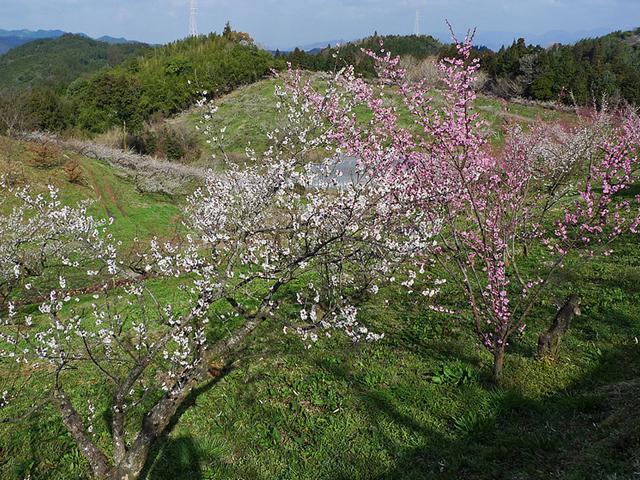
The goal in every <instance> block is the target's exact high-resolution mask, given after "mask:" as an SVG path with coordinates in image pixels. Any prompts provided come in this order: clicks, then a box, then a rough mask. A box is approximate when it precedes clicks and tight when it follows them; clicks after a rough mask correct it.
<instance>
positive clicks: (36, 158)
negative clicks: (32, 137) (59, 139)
mask: <svg viewBox="0 0 640 480" xmlns="http://www.w3.org/2000/svg"><path fill="white" fill-rule="evenodd" d="M29 150H30V151H31V153H32V154H33V156H32V158H31V164H32V165H33V166H34V167H36V168H44V169H47V168H53V167H57V166H59V165H60V163H61V158H60V157H61V152H60V149H59V148H58V147H57V146H56V145H54V144H53V143H51V142H45V143H39V144H33V145H31V146H30V147H29Z"/></svg>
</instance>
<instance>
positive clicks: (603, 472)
mask: <svg viewBox="0 0 640 480" xmlns="http://www.w3.org/2000/svg"><path fill="white" fill-rule="evenodd" d="M256 88H264V89H265V91H266V89H267V86H266V84H262V86H261V87H256ZM0 142H4V143H1V144H0V149H1V151H2V152H3V153H6V152H7V151H8V150H12V154H11V157H12V158H13V159H14V160H15V159H17V161H18V163H19V164H20V166H21V168H23V169H24V170H23V172H24V174H25V176H27V177H28V178H29V179H30V180H31V181H33V182H34V183H35V184H36V186H40V187H43V186H44V185H45V184H46V183H48V182H53V183H55V184H57V185H59V186H60V187H61V189H62V193H63V195H64V198H65V200H66V201H73V200H78V199H84V198H89V199H94V200H95V204H94V206H93V207H92V208H93V209H94V211H95V212H96V214H99V215H100V214H106V213H108V214H111V215H113V216H114V217H115V218H116V222H115V227H116V232H117V235H118V236H120V237H121V238H123V239H128V238H131V237H132V236H134V235H147V236H148V235H153V234H168V233H169V232H170V230H171V228H173V227H171V224H172V223H173V222H174V221H175V218H176V215H177V213H178V211H179V208H178V205H176V204H175V203H174V201H173V200H171V199H168V198H165V197H159V196H153V195H143V194H140V193H138V192H137V190H136V189H135V186H134V185H133V184H131V183H130V182H129V181H127V180H126V179H124V178H121V177H120V176H119V174H117V173H116V172H114V171H113V170H111V169H110V168H108V167H106V166H104V165H102V164H100V163H98V162H94V161H92V160H88V159H83V158H80V157H74V158H78V160H79V161H80V162H81V165H82V168H83V170H84V171H85V179H86V182H87V183H86V185H84V186H76V185H71V184H69V183H68V182H66V180H65V179H64V176H63V174H62V172H61V170H60V169H59V168H58V169H51V170H40V169H34V168H31V167H29V166H28V161H29V155H30V154H29V152H28V149H27V148H26V147H27V146H26V145H25V144H22V143H16V142H13V141H8V140H6V139H0ZM3 162H4V163H3ZM0 167H2V168H5V169H6V168H8V166H7V162H6V158H2V157H1V156H0ZM615 250H616V254H615V255H613V256H611V257H607V258H599V259H594V260H590V261H588V262H578V261H577V260H576V259H574V260H569V261H568V262H567V263H566V266H565V268H564V270H562V272H561V274H560V276H559V279H558V280H559V281H558V287H557V288H555V289H554V290H553V291H552V292H551V293H550V297H549V299H548V301H547V302H545V303H543V304H542V305H540V306H539V308H537V309H536V310H535V312H534V314H533V316H532V318H531V322H529V325H528V328H527V329H526V330H525V332H524V334H523V335H521V336H520V337H518V338H516V339H514V340H513V342H512V345H510V346H509V349H508V357H507V361H506V371H505V375H506V379H505V383H504V386H503V387H501V388H495V387H493V386H491V385H490V383H489V381H488V377H489V370H490V358H489V355H488V354H487V353H486V352H485V351H484V350H483V349H482V348H481V347H480V346H479V345H478V342H477V340H476V338H475V336H474V335H472V334H471V326H470V320H469V319H468V318H466V317H465V316H461V317H459V318H458V317H456V318H446V317H442V316H439V315H437V314H435V313H433V312H431V311H430V310H429V309H428V305H427V304H426V302H425V301H424V300H423V299H422V298H421V297H420V296H415V295H413V296H410V295H408V294H407V293H406V292H405V291H403V290H396V289H393V288H391V289H387V290H384V291H383V292H382V293H381V295H379V296H378V297H377V298H376V299H375V300H374V301H372V302H371V303H369V304H367V305H365V306H364V307H363V314H364V316H365V321H366V323H368V324H369V325H370V326H371V327H372V329H374V330H376V331H384V332H385V333H386V337H385V338H384V339H383V340H382V341H380V342H377V343H374V344H366V345H359V346H353V345H351V344H350V343H348V342H346V341H345V340H344V339H341V338H335V339H331V340H325V341H323V342H321V343H320V344H319V345H318V346H316V347H314V348H312V349H310V350H306V349H305V348H304V347H303V345H302V344H301V342H300V341H299V340H298V339H297V338H296V337H295V336H294V335H290V336H283V335H282V334H281V328H282V327H281V324H279V323H278V319H277V318H275V319H273V320H272V321H271V323H266V324H263V325H262V327H261V331H260V332H259V334H258V335H257V336H255V337H254V340H253V341H252V342H251V344H250V345H249V346H248V349H247V352H246V356H245V360H244V361H243V362H242V363H240V364H239V365H237V366H236V368H235V369H234V370H232V371H231V372H229V373H228V374H227V375H226V376H224V377H223V378H221V379H219V380H218V381H217V382H215V383H212V384H208V385H204V386H203V387H202V388H201V389H200V390H199V391H198V392H197V394H195V395H193V396H192V398H191V399H190V402H189V404H188V408H185V409H183V411H181V415H180V416H179V418H176V420H175V424H174V425H173V427H172V429H171V432H170V433H169V435H168V436H167V437H166V438H164V439H162V441H161V442H159V443H158V445H157V446H156V448H155V450H154V452H153V454H152V457H151V460H150V462H149V464H148V466H147V471H146V478H147V479H153V480H174V479H207V480H209V479H230V478H232V479H272V478H282V479H296V480H297V479H309V480H311V479H313V480H315V479H327V480H329V479H331V480H333V479H437V480H449V479H451V480H453V479H456V480H457V479H465V480H466V479H471V480H474V479H478V480H480V479H501V480H514V479H523V480H525V479H526V480H529V479H540V480H542V479H550V478H554V479H563V480H582V479H633V478H636V477H634V475H636V476H637V473H638V472H639V471H640V421H639V417H638V412H639V411H640V401H639V399H640V381H639V380H638V379H639V378H640V346H639V345H638V336H639V335H640V294H639V289H638V285H639V283H640V244H639V242H638V239H637V238H623V239H621V240H619V241H618V242H617V244H616V245H615ZM532 255H535V252H534V253H533V254H532ZM535 264H536V257H535V256H532V258H531V268H533V267H534V266H535ZM154 290H155V291H156V293H157V295H158V296H160V297H162V298H167V297H169V296H171V295H173V294H175V292H176V288H175V285H174V284H173V283H162V282H158V283H157V284H156V285H154ZM570 293H576V294H578V295H580V296H581V298H582V299H583V302H582V313H583V314H582V316H581V317H579V318H577V319H576V320H575V321H574V324H573V326H572V329H571V331H570V335H569V336H568V338H567V339H566V340H565V342H564V343H563V346H562V351H561V355H560V358H559V359H558V360H557V361H556V362H553V363H551V362H547V361H542V360H539V359H536V358H535V348H536V342H537V336H538V334H539V333H540V331H541V330H542V329H544V328H546V327H547V326H548V323H549V321H550V318H551V317H552V316H553V314H554V312H555V308H556V307H555V305H554V302H561V301H562V300H563V299H564V298H565V297H566V296H568V295H569V294H570ZM447 295H448V296H449V298H450V299H451V300H452V301H453V303H457V304H458V306H460V307H464V306H465V305H464V299H463V298H462V297H461V296H460V294H459V292H457V291H456V290H455V289H454V288H450V290H448V291H447ZM217 328H221V327H220V326H218V327H217ZM212 334H215V332H212ZM459 369H462V370H464V372H466V373H465V374H464V375H457V374H455V373H454V374H451V375H443V373H444V372H448V371H454V372H455V371H457V370H459ZM2 373H4V374H5V375H9V374H12V375H15V373H16V372H15V371H12V372H2ZM73 375H75V377H76V378H75V382H74V383H75V384H76V385H77V386H76V387H75V390H74V391H73V392H72V393H73V394H74V396H75V398H78V399H79V401H78V408H79V409H81V410H82V409H83V408H85V407H84V404H83V402H85V403H86V401H87V400H89V399H92V400H94V401H95V402H96V403H97V404H98V407H99V409H102V410H99V415H98V418H97V422H96V432H97V435H98V438H100V442H101V444H103V445H106V442H107V441H108V438H107V424H106V422H105V420H106V418H107V416H108V415H107V412H106V408H107V405H108V390H107V389H106V388H105V385H104V382H103V381H102V380H101V379H100V378H99V377H97V376H96V375H95V374H91V372H84V371H80V372H75V373H74V374H73ZM436 378H437V380H435V379H436ZM88 472H89V469H88V466H87V464H86V461H85V460H84V459H83V457H82V455H81V454H80V453H79V451H78V450H77V448H76V447H75V445H74V443H73V442H72V440H71V439H70V436H69V435H68V433H67V432H66V430H65V429H64V427H63V425H62V423H61V421H60V418H59V416H58V415H57V413H56V412H55V411H54V410H53V409H46V410H43V411H41V412H40V413H38V414H37V415H36V416H35V417H33V418H32V419H31V420H29V421H27V422H23V423H20V424H12V425H0V478H2V479H3V480H4V479H7V480H22V479H24V478H27V477H28V476H30V477H29V478H31V479H47V480H48V479H51V480H58V479H59V480H63V479H64V480H67V479H76V478H78V479H84V478H88Z"/></svg>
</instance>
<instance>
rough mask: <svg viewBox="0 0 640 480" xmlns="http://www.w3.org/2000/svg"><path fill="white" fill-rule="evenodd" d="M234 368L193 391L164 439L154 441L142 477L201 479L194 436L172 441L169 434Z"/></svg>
mask: <svg viewBox="0 0 640 480" xmlns="http://www.w3.org/2000/svg"><path fill="white" fill-rule="evenodd" d="M232 369H233V367H231V366H230V365H228V366H226V367H225V368H224V369H222V370H221V371H220V373H219V375H217V376H216V377H215V378H212V379H210V380H209V381H208V382H206V383H205V384H203V385H201V386H200V387H198V388H196V389H194V390H193V391H192V392H191V393H190V394H189V396H188V397H187V398H186V399H185V401H184V402H183V403H182V405H181V406H180V408H179V409H178V411H177V412H176V414H175V415H174V416H173V418H172V419H171V422H169V425H167V428H166V429H165V430H164V432H163V433H162V436H161V437H160V438H159V439H158V440H157V441H156V442H155V444H154V446H153V447H152V449H151V452H150V454H149V458H148V459H147V463H146V465H145V468H144V470H143V471H142V474H141V476H140V478H145V479H148V480H161V479H163V480H164V479H172V480H173V479H185V480H202V479H203V476H202V469H201V467H200V460H201V456H200V452H199V451H198V448H197V446H196V444H195V442H194V440H193V438H192V437H187V436H184V437H179V438H170V437H169V434H170V433H171V431H172V430H173V429H174V428H175V426H176V424H177V423H178V421H179V420H180V418H181V417H182V415H183V414H184V413H185V412H186V411H187V410H188V409H189V408H191V407H193V406H194V405H195V403H196V401H197V399H198V397H199V396H200V395H203V394H205V393H206V392H208V391H209V390H211V389H212V388H213V387H214V386H216V385H217V384H218V383H220V382H221V381H222V380H223V379H224V378H225V377H226V376H227V375H228V374H229V373H231V371H232Z"/></svg>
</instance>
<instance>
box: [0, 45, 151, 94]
mask: <svg viewBox="0 0 640 480" xmlns="http://www.w3.org/2000/svg"><path fill="white" fill-rule="evenodd" d="M148 49H149V47H148V46H147V45H144V44H136V43H132V44H122V45H110V44H108V43H105V42H98V41H96V40H92V39H90V38H87V37H84V36H80V35H70V34H65V35H63V36H61V37H59V38H55V39H41V40H35V41H32V42H29V43H26V44H24V45H21V46H19V47H17V48H14V49H13V50H11V51H9V52H7V53H6V54H4V55H2V56H0V90H3V89H13V90H15V89H28V88H31V87H41V86H49V87H53V88H55V89H61V88H63V87H65V86H66V85H68V84H69V83H71V82H72V81H73V80H75V79H77V78H78V77H82V76H84V75H87V74H89V73H92V72H95V71H97V70H100V69H102V68H105V67H113V66H115V65H117V64H119V63H121V62H122V61H123V60H124V59H126V58H129V57H132V56H136V55H139V54H141V53H143V52H145V51H147V50H148Z"/></svg>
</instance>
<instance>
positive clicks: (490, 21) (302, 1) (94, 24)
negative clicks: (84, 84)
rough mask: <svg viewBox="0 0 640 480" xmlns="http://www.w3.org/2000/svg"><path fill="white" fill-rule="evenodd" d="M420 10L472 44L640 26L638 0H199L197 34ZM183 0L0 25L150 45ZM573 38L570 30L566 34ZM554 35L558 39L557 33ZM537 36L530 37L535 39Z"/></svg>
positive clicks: (349, 33)
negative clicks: (471, 33)
mask: <svg viewBox="0 0 640 480" xmlns="http://www.w3.org/2000/svg"><path fill="white" fill-rule="evenodd" d="M416 11H419V12H420V19H421V20H420V33H428V34H436V35H439V36H443V35H444V34H445V32H446V31H447V27H446V25H445V19H448V20H449V21H450V22H451V23H452V24H453V25H454V27H455V29H456V31H459V32H463V31H464V30H465V29H468V28H473V27H476V28H477V31H478V37H477V39H478V42H477V43H485V44H489V43H492V42H493V43H496V42H499V41H502V40H501V39H504V41H509V40H510V39H511V38H512V37H513V36H514V35H518V36H524V37H526V38H529V37H531V38H533V37H536V36H538V37H540V42H541V43H545V42H551V41H553V40H559V41H566V40H565V39H564V38H561V37H562V36H563V35H562V34H561V33H559V32H555V33H552V34H551V35H542V34H545V33H547V32H554V31H562V32H573V36H574V37H576V39H577V38H581V37H583V36H589V35H598V34H602V33H606V32H609V31H614V30H628V29H631V28H636V27H639V26H640V0H395V1H394V0H198V30H199V32H200V33H207V32H210V31H217V32H220V31H221V30H222V28H223V27H224V24H225V23H226V21H227V20H229V21H230V22H231V25H232V27H233V28H234V30H241V31H246V32H248V33H250V34H251V36H252V37H253V38H254V39H255V40H256V42H258V43H259V44H260V45H263V46H265V47H270V48H281V49H286V48H290V47H293V46H309V45H313V44H315V43H326V42H328V41H337V40H353V39H357V38H362V37H365V36H368V35H370V34H372V33H373V32H374V31H378V33H380V34H408V33H413V31H414V29H415V19H416ZM188 27H189V0H0V28H4V29H7V30H12V29H22V28H27V29H31V30H35V29H60V30H64V31H70V32H83V33H87V34H89V35H91V36H93V37H99V36H102V35H111V36H115V37H121V36H122V37H126V38H128V39H132V40H140V41H145V42H149V43H166V42H169V41H172V40H176V39H179V38H183V37H185V36H186V34H187V33H188ZM570 36H571V35H570ZM556 37H557V38H556ZM534 40H535V38H534Z"/></svg>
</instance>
